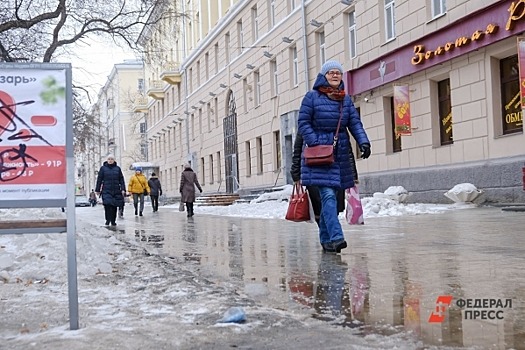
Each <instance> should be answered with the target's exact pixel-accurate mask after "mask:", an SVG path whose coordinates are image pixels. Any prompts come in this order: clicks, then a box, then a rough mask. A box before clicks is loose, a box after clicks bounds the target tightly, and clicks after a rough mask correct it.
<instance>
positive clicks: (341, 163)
mask: <svg viewBox="0 0 525 350" xmlns="http://www.w3.org/2000/svg"><path fill="white" fill-rule="evenodd" d="M342 78H343V67H342V66H341V64H340V63H339V62H336V61H327V62H326V63H325V64H323V66H322V68H321V72H320V73H319V74H318V75H317V79H316V80H315V83H314V87H313V90H311V91H309V92H307V93H306V95H305V97H304V98H303V101H302V103H301V109H300V110H299V121H298V124H299V125H298V126H299V133H300V134H301V135H302V137H303V140H304V143H305V145H306V147H307V146H316V145H331V144H333V142H334V136H335V134H336V130H337V124H338V122H339V118H340V117H341V126H340V128H339V134H338V140H337V144H336V147H335V148H334V157H335V162H334V163H333V164H332V165H321V166H307V165H306V164H305V161H304V157H303V159H302V160H301V183H302V185H304V186H317V187H318V188H319V192H320V195H321V203H322V205H321V208H322V209H321V217H320V222H319V239H320V241H321V245H322V246H323V251H325V252H335V253H339V252H341V249H344V248H346V247H347V243H346V241H345V239H344V235H343V229H342V227H341V224H340V222H339V219H338V216H337V202H336V192H337V190H338V189H346V188H350V187H352V186H353V185H354V178H353V172H352V168H351V164H350V158H349V156H348V154H349V152H350V147H351V146H350V139H349V136H348V133H347V132H346V128H348V130H349V131H350V133H351V134H352V136H353V137H354V138H355V139H356V141H357V143H358V145H359V148H360V150H361V153H362V156H361V157H362V158H364V159H366V158H368V157H369V156H370V141H369V140H368V137H367V135H366V132H365V129H364V128H363V124H362V123H361V118H360V117H359V114H358V113H357V110H356V108H355V106H354V104H353V102H352V100H351V99H350V96H348V95H347V94H346V93H345V91H344V84H343V82H342Z"/></svg>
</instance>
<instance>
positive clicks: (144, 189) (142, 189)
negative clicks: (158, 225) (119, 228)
mask: <svg viewBox="0 0 525 350" xmlns="http://www.w3.org/2000/svg"><path fill="white" fill-rule="evenodd" d="M128 192H129V193H130V194H131V195H132V196H133V206H134V207H135V215H139V216H143V215H142V212H143V211H144V196H147V195H149V192H150V188H149V185H148V179H147V178H146V176H145V175H144V174H143V173H142V168H141V167H137V168H135V174H134V175H131V178H130V179H129V182H128ZM139 201H140V207H138V204H139ZM137 207H138V208H137Z"/></svg>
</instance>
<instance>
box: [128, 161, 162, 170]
mask: <svg viewBox="0 0 525 350" xmlns="http://www.w3.org/2000/svg"><path fill="white" fill-rule="evenodd" d="M137 167H141V168H142V170H148V169H157V168H158V165H155V164H153V163H151V162H135V163H132V164H131V165H130V166H129V170H135V168H137Z"/></svg>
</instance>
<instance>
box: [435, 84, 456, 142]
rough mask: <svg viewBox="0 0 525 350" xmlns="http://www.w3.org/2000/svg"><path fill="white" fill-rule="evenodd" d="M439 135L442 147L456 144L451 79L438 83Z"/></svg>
mask: <svg viewBox="0 0 525 350" xmlns="http://www.w3.org/2000/svg"><path fill="white" fill-rule="evenodd" d="M438 99H439V135H440V138H441V145H442V146H443V145H450V144H452V143H454V139H453V138H452V103H451V102H450V79H445V80H442V81H440V82H438Z"/></svg>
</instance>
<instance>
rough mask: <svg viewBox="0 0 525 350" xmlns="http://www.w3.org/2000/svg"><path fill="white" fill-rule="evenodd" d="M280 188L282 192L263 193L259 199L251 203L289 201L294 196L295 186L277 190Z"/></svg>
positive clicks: (286, 186)
mask: <svg viewBox="0 0 525 350" xmlns="http://www.w3.org/2000/svg"><path fill="white" fill-rule="evenodd" d="M278 188H280V189H281V190H280V191H273V192H266V193H263V194H261V195H260V196H259V197H257V198H255V199H253V200H252V201H251V202H250V203H262V202H267V201H279V202H282V201H287V200H288V199H289V198H290V196H291V195H292V190H293V186H292V185H284V186H282V187H276V188H275V189H278Z"/></svg>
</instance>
